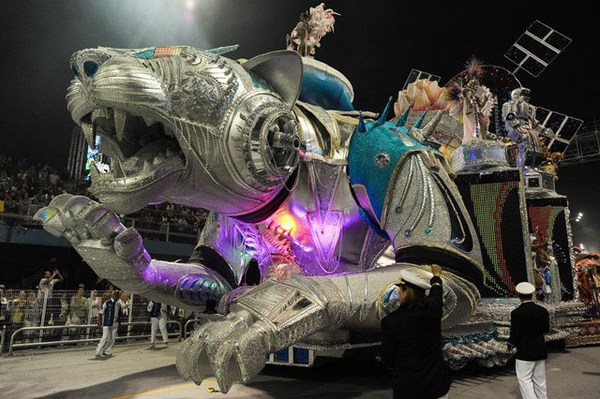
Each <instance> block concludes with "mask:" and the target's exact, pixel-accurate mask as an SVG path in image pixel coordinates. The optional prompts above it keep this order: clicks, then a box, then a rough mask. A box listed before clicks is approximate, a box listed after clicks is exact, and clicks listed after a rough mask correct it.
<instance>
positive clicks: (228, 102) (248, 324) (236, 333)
mask: <svg viewBox="0 0 600 399" xmlns="http://www.w3.org/2000/svg"><path fill="white" fill-rule="evenodd" d="M313 64H315V65H316V66H315V65H313ZM71 65H72V69H73V71H74V74H75V76H76V79H75V80H73V82H72V83H71V85H70V87H69V91H68V94H67V100H68V108H69V111H70V112H71V115H72V117H73V119H74V120H75V122H76V123H78V124H79V125H80V126H81V127H82V130H83V133H84V135H85V136H86V138H87V139H88V142H89V143H90V145H95V143H96V137H97V136H99V137H100V150H101V151H102V152H103V153H104V154H105V155H106V156H108V157H109V158H110V162H107V164H106V165H96V166H97V168H96V169H95V170H94V173H93V176H92V186H91V191H92V193H93V194H94V195H95V196H97V197H98V199H99V200H100V203H98V202H96V201H93V200H90V199H88V198H85V197H81V196H71V195H61V196H58V197H56V198H54V199H53V201H52V202H51V204H50V205H49V206H48V207H46V208H44V209H42V210H40V211H39V212H38V213H37V214H36V218H37V219H39V220H41V221H42V222H43V223H44V226H45V228H46V230H47V231H49V232H50V233H52V234H54V235H56V236H63V237H66V238H67V239H68V240H69V241H70V242H71V243H72V245H73V246H74V248H75V249H76V250H77V251H78V252H79V254H81V256H82V257H83V259H84V260H85V261H86V262H87V263H88V264H89V265H90V266H91V267H92V268H93V269H94V270H95V271H96V272H97V273H98V274H99V275H101V276H103V277H106V278H108V279H109V280H111V281H112V282H114V283H115V284H116V285H118V286H119V287H120V288H122V289H126V290H128V291H132V292H137V293H140V294H142V295H144V296H146V297H148V298H149V299H152V300H155V301H160V302H162V303H168V304H171V305H174V306H178V307H183V308H187V309H192V310H196V311H203V310H204V309H205V306H206V305H207V303H208V302H209V301H213V302H219V306H218V309H219V310H221V311H222V312H223V313H224V314H225V315H224V318H223V320H222V321H219V322H215V323H208V324H206V325H204V326H202V327H201V328H200V329H199V330H197V331H195V332H194V334H193V336H192V337H191V338H189V339H188V340H186V342H185V343H184V345H183V346H182V348H181V350H180V353H179V355H178V358H177V367H178V369H179V371H180V372H181V374H182V375H183V376H184V377H185V378H191V379H193V380H194V381H195V382H196V383H200V382H201V381H202V379H203V378H205V377H206V376H208V375H216V377H217V379H218V382H219V385H220V387H221V390H222V391H223V392H227V391H228V390H229V388H230V387H231V385H232V384H233V383H235V382H239V381H242V382H245V381H248V380H249V379H251V378H252V377H253V376H254V375H256V374H257V373H258V372H259V371H260V370H261V369H262V368H263V366H264V364H265V359H266V355H267V354H268V353H272V352H273V351H276V350H279V349H281V348H284V347H286V346H289V345H292V344H294V343H295V342H298V341H301V340H302V339H305V338H306V337H308V336H310V335H311V334H313V333H315V332H319V331H324V330H336V329H340V328H342V329H346V330H352V329H357V330H366V331H374V332H376V331H378V329H379V320H380V318H381V317H383V316H384V315H385V313H386V312H387V311H389V309H386V306H387V305H386V304H384V303H383V302H382V295H383V293H385V292H388V291H389V290H391V289H393V287H394V283H395V282H396V281H397V278H398V272H399V271H400V270H401V269H403V268H419V266H418V265H421V264H426V263H431V262H434V261H435V262H437V263H440V264H441V266H443V267H445V268H446V273H445V274H444V278H445V281H444V284H445V287H447V295H446V297H447V301H446V304H445V315H444V326H445V327H451V326H454V325H457V324H459V323H460V322H462V321H464V320H465V319H466V318H468V317H469V315H470V314H471V312H472V310H473V308H474V307H475V306H476V304H477V302H478V301H479V293H478V290H477V288H476V286H475V285H474V283H478V282H479V281H478V278H480V276H481V266H480V263H481V260H480V257H481V255H480V251H479V244H478V242H477V240H476V236H475V233H474V229H473V226H472V224H471V222H470V219H469V217H468V214H467V212H466V210H465V208H464V205H463V204H462V201H461V199H460V196H459V194H458V191H457V189H456V187H455V186H454V185H453V183H452V180H451V179H450V176H449V172H450V174H451V171H450V169H449V167H448V165H447V164H446V163H445V161H442V159H441V158H440V156H439V154H435V153H434V152H433V151H430V150H428V149H427V148H425V147H420V149H419V150H415V151H410V152H408V153H407V155H406V156H405V157H404V159H402V160H401V161H400V162H398V163H397V164H396V165H395V166H393V165H390V167H392V166H393V167H394V168H395V169H394V175H393V176H394V177H393V179H392V181H391V182H390V184H389V186H387V187H386V186H381V187H379V189H380V190H382V192H383V193H384V194H385V206H384V210H383V217H382V220H381V221H379V222H380V226H379V229H374V226H373V225H372V223H370V222H369V221H368V218H366V217H365V215H364V214H363V213H364V212H363V210H361V208H360V207H359V205H358V204H359V202H357V199H358V200H359V201H361V202H360V203H362V201H368V198H365V197H362V199H361V198H360V196H361V193H358V192H354V193H353V191H352V189H351V186H350V184H349V176H348V172H347V166H348V151H349V143H350V138H351V137H352V135H353V134H356V133H355V131H356V129H357V125H358V123H359V122H358V119H357V114H356V113H353V112H348V113H342V112H336V111H326V110H324V109H322V108H320V107H318V106H315V105H311V104H305V103H301V102H297V101H296V100H297V98H298V93H299V91H300V85H301V81H302V59H301V57H300V56H298V54H297V53H294V52H289V51H281V52H274V53H269V54H265V55H262V56H259V57H256V58H255V59H252V60H249V61H246V62H237V61H234V60H231V59H228V58H225V57H222V56H220V55H216V54H214V53H212V52H210V51H200V50H196V49H193V48H191V47H159V48H151V49H138V50H118V49H109V48H98V49H90V50H83V51H80V52H78V53H76V54H75V55H73V57H72V60H71ZM311 67H318V64H316V62H314V61H312V62H311ZM348 84H349V83H348ZM365 115H369V114H367V113H365ZM439 120H440V118H437V121H439ZM411 129H412V130H410V132H411V133H410V136H411V137H412V138H409V137H408V136H407V135H404V133H402V132H400V131H398V132H397V134H398V135H399V137H401V139H402V140H403V141H404V142H405V143H411V142H412V141H411V140H413V138H417V140H418V139H419V138H421V139H423V138H426V137H428V136H429V132H428V130H427V129H431V126H429V127H425V128H424V129H422V130H420V129H417V128H414V127H413V128H411ZM389 162H390V159H389V155H388V156H387V157H386V154H385V153H381V154H379V155H378V157H377V158H376V160H374V163H373V165H372V167H374V168H379V167H386V166H387V165H389ZM106 169H109V171H108V172H106ZM162 201H169V202H172V203H176V204H181V205H186V206H192V207H199V208H204V209H208V210H210V211H212V213H211V214H210V215H209V217H208V220H207V223H206V226H205V229H204V231H203V233H202V236H201V238H200V240H199V243H198V246H197V247H196V251H195V254H194V256H192V258H191V259H192V261H191V262H190V263H171V262H165V261H160V260H156V259H151V257H150V256H149V255H148V253H147V252H146V250H145V249H144V248H143V245H142V237H141V236H140V235H139V234H138V233H137V231H136V230H135V229H126V228H125V226H123V225H122V224H121V223H120V221H119V218H118V217H117V216H116V214H115V213H129V212H134V211H137V210H139V209H141V208H143V207H144V206H146V205H147V204H149V203H158V202H162ZM367 211H368V210H367ZM367 211H365V212H367ZM376 230H377V232H376ZM378 234H379V235H378ZM386 235H387V236H388V237H386ZM469 236H470V237H471V239H472V240H471V242H470V246H468V247H467V246H465V240H467V237H469ZM390 247H391V248H392V249H393V251H394V254H395V256H396V258H397V259H403V255H402V254H409V255H410V256H408V255H407V256H406V257H405V258H406V259H409V260H405V261H404V262H403V263H397V264H395V265H393V266H387V265H388V264H389V263H390V261H389V258H388V257H385V256H383V254H384V252H385V251H386V249H389V248H390ZM413 250H415V251H413ZM422 250H423V251H422ZM429 253H431V254H433V253H437V254H440V253H441V254H447V255H448V257H449V258H452V259H453V262H454V263H452V264H450V263H448V264H444V258H443V257H441V258H435V257H430V256H429V255H427V254H429ZM419 254H421V255H419ZM210 259H213V260H214V259H217V260H218V263H219V267H220V269H218V270H217V265H216V264H214V263H211V261H209V260H210ZM207 260H208V261H207ZM253 263H254V264H256V265H257V266H258V269H259V271H260V280H261V281H260V284H259V285H257V286H256V287H240V285H241V284H242V283H243V282H244V275H245V273H246V272H247V270H248V267H249V265H251V264H253ZM459 264H460V265H462V266H460V271H461V272H463V273H464V275H466V276H469V277H470V278H471V281H469V280H466V279H465V278H462V277H459V276H458V275H455V274H453V273H452V270H457V265H459Z"/></svg>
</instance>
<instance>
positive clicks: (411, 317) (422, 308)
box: [381, 265, 452, 399]
mask: <svg viewBox="0 0 600 399" xmlns="http://www.w3.org/2000/svg"><path fill="white" fill-rule="evenodd" d="M431 272H432V273H433V277H432V278H431V280H430V281H429V282H427V281H426V280H425V279H423V278H422V277H420V276H419V275H418V274H416V273H414V272H411V271H409V270H402V271H401V272H400V278H401V280H400V282H399V283H398V284H397V285H398V287H399V288H400V307H399V308H398V309H396V310H395V311H393V312H391V313H390V314H389V315H387V316H386V317H384V318H383V319H382V320H381V329H382V330H383V340H382V346H381V356H382V360H383V362H384V363H385V364H386V365H387V366H388V368H390V369H391V371H392V375H393V392H394V399H400V398H410V399H437V398H440V399H443V398H447V397H448V391H449V390H450V385H451V383H452V380H451V378H450V373H449V371H448V367H447V366H446V364H445V363H444V357H443V355H442V345H441V339H442V332H441V330H442V315H443V310H442V305H443V300H442V295H443V289H442V278H441V275H442V268H441V267H440V266H438V265H431ZM427 290H429V295H425V292H426V291H427Z"/></svg>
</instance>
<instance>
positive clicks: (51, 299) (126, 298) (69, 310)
mask: <svg viewBox="0 0 600 399" xmlns="http://www.w3.org/2000/svg"><path fill="white" fill-rule="evenodd" d="M110 292H111V291H109V290H106V291H96V290H91V291H85V290H83V292H79V293H78V292H77V291H73V290H53V292H51V293H49V292H41V291H37V290H3V291H1V292H0V299H1V300H2V307H1V311H0V331H3V333H2V336H1V337H0V353H2V351H6V350H8V351H9V352H12V348H27V347H43V346H52V345H61V344H77V343H85V342H93V341H97V340H99V339H100V336H101V335H102V329H101V328H99V327H98V325H97V322H98V317H99V311H100V309H101V308H102V304H103V303H104V301H105V300H107V299H108V298H109V297H110ZM121 300H122V301H123V303H124V306H123V308H124V314H123V317H122V318H121V322H120V326H119V330H118V337H119V338H118V339H141V338H147V337H150V322H149V319H150V317H149V312H148V301H147V300H146V299H145V298H143V297H141V296H139V295H130V294H127V293H124V294H123V295H122V297H121ZM186 316H190V315H186V313H185V312H184V311H183V310H181V309H178V308H175V307H169V309H168V319H169V320H168V322H167V331H168V333H169V336H178V337H180V336H182V333H183V328H182V325H183V324H184V321H185V320H184V319H185V318H186Z"/></svg>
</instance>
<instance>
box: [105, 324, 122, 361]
mask: <svg viewBox="0 0 600 399" xmlns="http://www.w3.org/2000/svg"><path fill="white" fill-rule="evenodd" d="M109 328H110V329H111V330H112V331H111V334H110V340H109V341H108V342H107V343H106V347H105V348H104V353H105V354H107V355H110V350H111V349H112V347H113V345H114V344H115V340H116V339H117V337H118V336H119V323H115V324H113V326H112V327H109Z"/></svg>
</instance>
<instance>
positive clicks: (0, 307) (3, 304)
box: [0, 284, 8, 329]
mask: <svg viewBox="0 0 600 399" xmlns="http://www.w3.org/2000/svg"><path fill="white" fill-rule="evenodd" d="M4 288H5V287H4V284H0V329H2V327H3V326H4V325H5V324H7V323H8V316H7V314H6V311H7V309H8V300H7V299H6V297H5V296H4Z"/></svg>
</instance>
